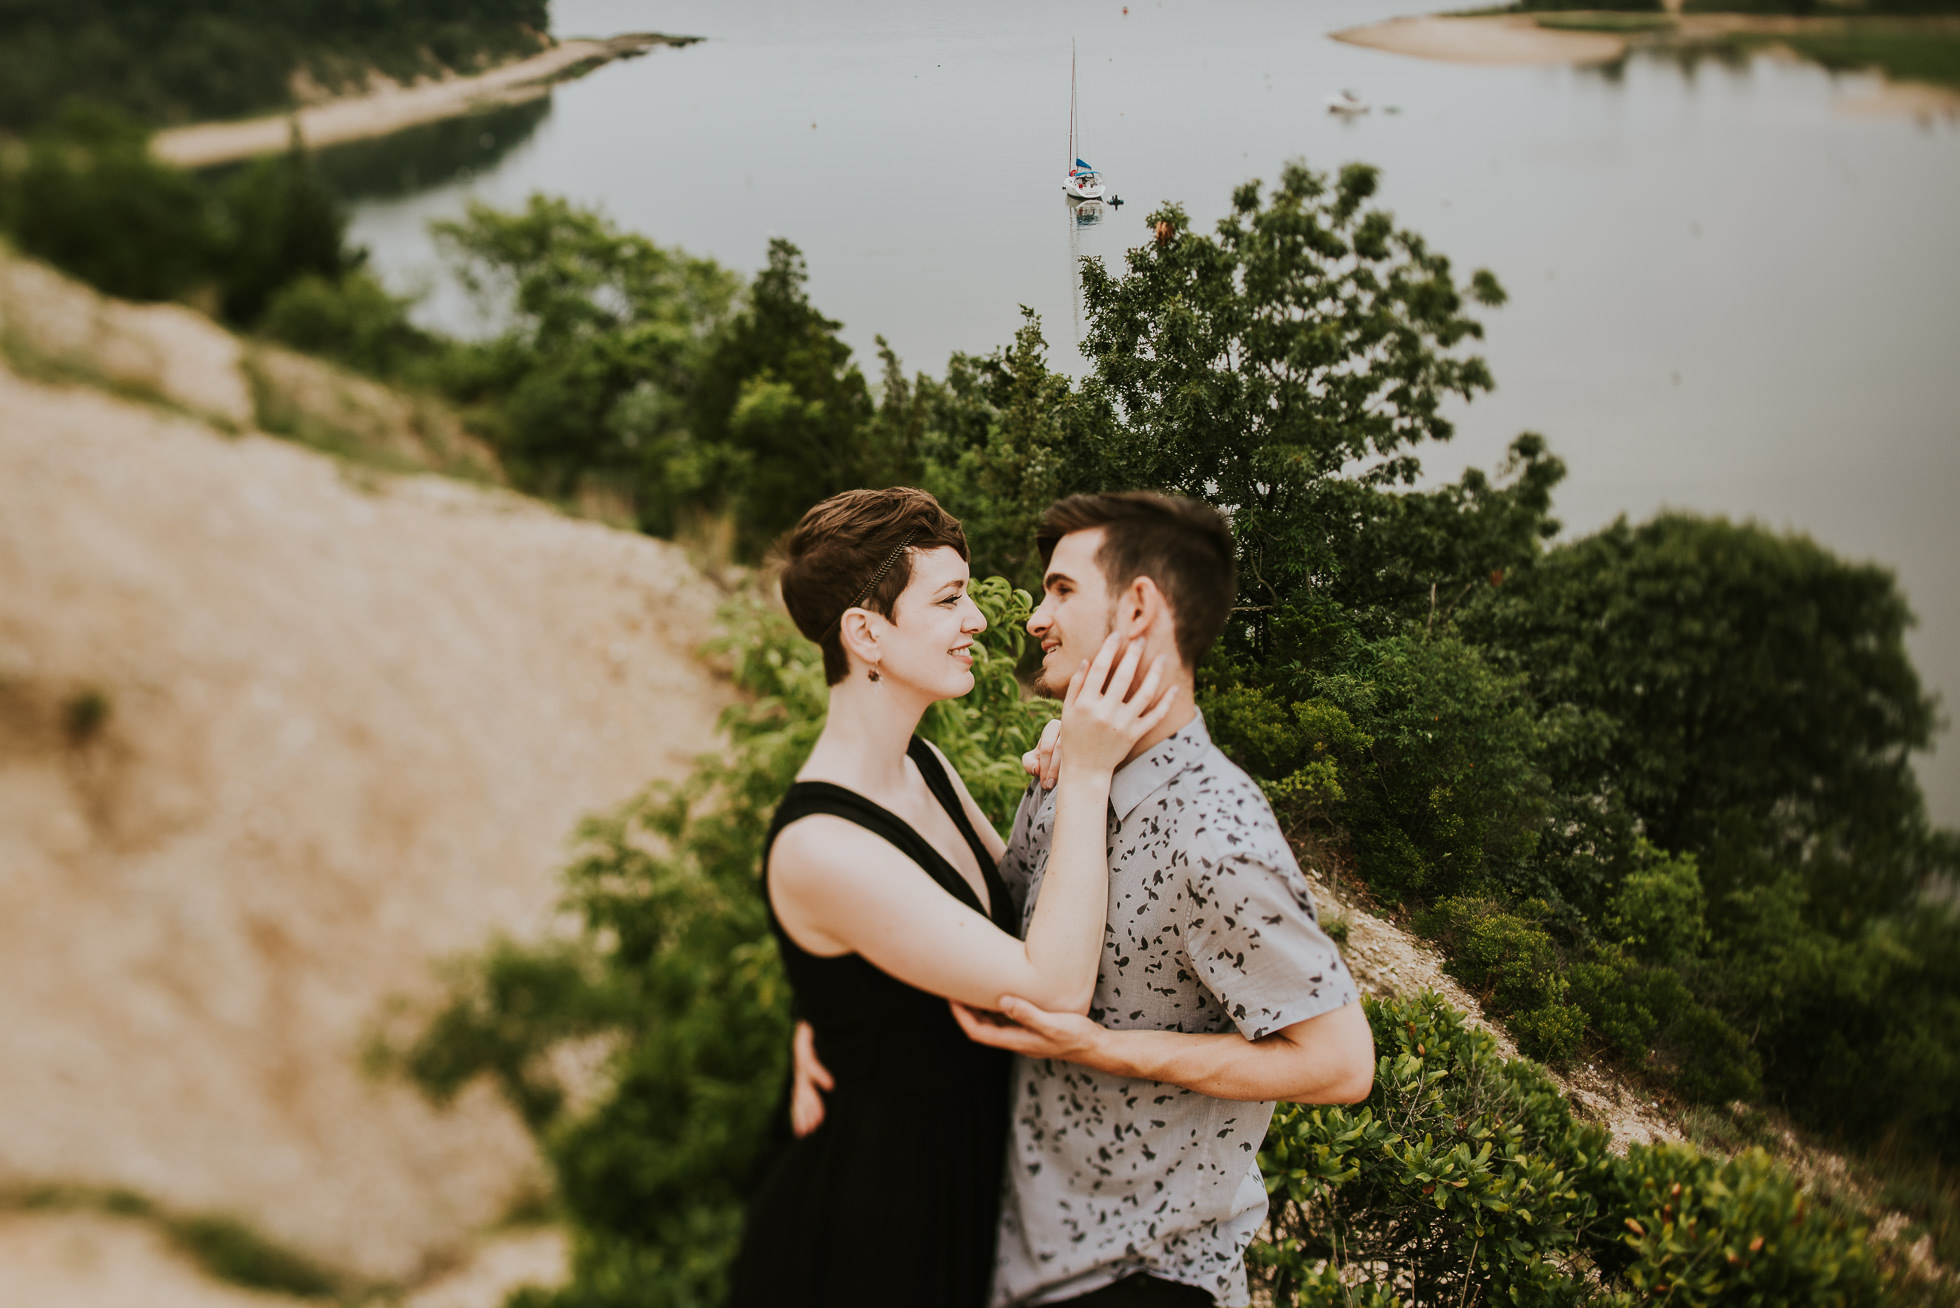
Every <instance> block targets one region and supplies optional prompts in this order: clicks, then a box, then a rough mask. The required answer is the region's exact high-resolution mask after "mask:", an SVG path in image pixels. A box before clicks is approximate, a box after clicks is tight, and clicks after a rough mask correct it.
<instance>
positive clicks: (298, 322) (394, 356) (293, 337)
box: [259, 270, 439, 378]
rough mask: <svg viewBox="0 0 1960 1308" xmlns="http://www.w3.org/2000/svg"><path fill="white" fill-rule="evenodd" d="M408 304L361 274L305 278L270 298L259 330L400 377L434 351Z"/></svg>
mask: <svg viewBox="0 0 1960 1308" xmlns="http://www.w3.org/2000/svg"><path fill="white" fill-rule="evenodd" d="M413 304H414V301H413V300H412V299H409V298H407V297H402V296H395V295H390V294H389V293H388V289H387V288H386V287H384V286H383V285H382V284H381V283H380V281H379V280H377V279H376V278H375V277H374V275H373V274H372V273H369V272H367V271H365V270H356V271H354V272H350V273H348V274H347V275H346V276H344V277H341V278H339V279H334V278H330V277H323V276H321V275H319V274H318V273H308V274H305V275H303V276H301V277H300V278H298V279H297V280H295V281H294V282H292V283H291V284H290V285H288V286H286V287H285V288H284V289H283V290H280V291H279V292H278V293H277V294H275V295H274V296H273V297H272V302H271V303H270V304H269V305H268V306H267V308H266V312H265V317H264V318H263V320H261V322H260V323H259V330H260V331H262V332H264V333H265V334H266V335H267V336H269V337H271V338H272V339H273V340H275V341H279V342H281V343H282V344H285V345H290V346H292V347H293V348H294V349H296V350H303V351H305V352H306V353H308V354H318V355H324V356H325V357H327V358H329V359H334V360H336V361H338V362H340V363H344V364H346V365H347V366H348V367H350V368H354V369H356V370H358V371H360V372H365V373H368V374H370V375H372V376H376V377H383V378H390V377H399V376H401V375H403V374H404V373H405V372H407V371H408V369H409V368H410V367H411V366H412V365H413V364H414V363H415V362H416V361H417V360H420V359H424V358H427V357H428V356H429V355H431V354H433V353H434V352H435V351H436V350H437V349H438V347H439V343H438V342H437V340H436V339H435V338H434V337H432V336H430V335H429V334H428V333H426V332H424V331H422V330H421V329H420V328H418V327H416V326H415V325H414V324H413V323H411V322H410V321H409V320H408V311H409V309H410V307H411V306H412V305H413Z"/></svg>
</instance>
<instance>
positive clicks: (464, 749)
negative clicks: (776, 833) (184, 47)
mask: <svg viewBox="0 0 1960 1308" xmlns="http://www.w3.org/2000/svg"><path fill="white" fill-rule="evenodd" d="M14 267H15V269H16V270H18V268H19V267H20V265H18V264H15V265H14ZM37 275H38V274H37ZM47 285H49V286H55V283H54V282H49V283H47ZM55 289H56V290H57V291H59V290H60V288H59V287H58V286H55ZM63 293H66V292H63ZM45 300H46V297H38V298H37V300H36V306H37V307H36V309H35V312H41V311H42V310H45V308H46V302H45ZM97 307H98V309H99V308H101V306H97ZM5 308H6V306H5V305H0V329H3V330H4V331H5V332H6V333H7V338H8V341H9V342H10V353H11V354H12V356H13V357H14V358H15V359H16V360H19V359H20V358H21V357H22V354H21V352H20V350H19V349H17V348H13V347H15V346H18V345H19V343H20V341H21V340H22V339H23V337H22V331H23V330H24V327H23V324H25V328H26V329H32V328H34V324H33V323H32V322H29V321H28V320H27V319H28V318H29V317H31V316H32V315H24V313H23V311H22V310H21V308H20V305H19V303H18V301H16V303H15V305H14V313H13V316H12V318H11V319H9V318H8V317H7V316H6V314H5V312H4V310H5ZM144 312H146V313H148V314H149V316H150V317H151V318H154V319H155V320H156V321H155V322H154V323H149V322H146V321H144V320H143V319H142V315H141V314H138V315H136V316H135V317H131V316H130V315H129V314H122V315H121V316H120V317H118V316H117V315H114V314H109V315H107V316H105V314H104V313H97V314H96V318H97V319H99V320H100V322H98V323H97V325H96V326H95V327H89V326H88V325H87V323H86V322H84V323H83V325H82V326H80V327H77V328H76V329H75V330H76V331H77V332H79V333H81V335H80V336H78V337H76V339H75V340H71V341H69V342H68V345H67V346H66V347H65V348H66V349H67V351H68V354H69V356H73V355H74V353H75V352H76V351H78V350H85V349H86V348H87V347H88V343H89V341H88V332H90V331H96V332H98V334H100V333H102V332H109V333H110V337H114V336H115V332H120V333H121V336H120V337H115V339H123V338H127V339H124V340H123V346H122V347H121V348H123V349H124V352H125V353H132V352H133V353H134V355H140V356H142V359H143V360H147V361H148V362H145V363H143V368H147V369H148V372H147V373H145V375H154V377H155V378H158V379H160V380H158V381H157V382H156V384H155V385H154V386H151V387H149V388H148V389H150V390H151V391H153V392H154V393H155V395H156V396H160V397H161V399H151V400H144V399H142V398H126V397H124V396H123V395H119V394H117V393H115V390H116V389H121V390H123V391H128V390H130V389H132V387H131V385H130V384H128V383H127V382H126V380H125V381H124V382H120V383H118V387H116V388H107V389H105V388H104V387H103V386H101V385H78V384H69V383H61V382H59V381H58V380H56V381H49V380H45V379H44V380H30V379H28V378H27V377H24V376H23V375H22V374H21V372H20V371H18V370H14V369H9V368H0V1187H15V1188H18V1187H21V1186H24V1185H29V1184H33V1183H39V1182H65V1183H82V1184H91V1185H101V1186H124V1187H128V1188H131V1189H134V1190H137V1191H140V1192H141V1193H143V1194H145V1195H147V1196H150V1197H151V1198H153V1199H155V1200H157V1201H159V1202H162V1203H165V1204H167V1205H171V1206H173V1207H177V1208H181V1209H187V1210H204V1209H211V1210H220V1211H226V1212H231V1213H235V1214H238V1215H240V1216H242V1217H244V1218H245V1219H247V1220H248V1221H250V1222H252V1223H253V1224H254V1225H256V1226H257V1227H259V1228H260V1229H262V1230H263V1231H265V1232H266V1233H267V1234H269V1235H271V1236H273V1237H275V1238H277V1239H279V1240H281V1241H284V1242H287V1243H289V1244H291V1245H293V1246H296V1247H297V1248H299V1249H301V1250H305V1251H308V1252H310V1253H312V1254H314V1255H315V1256H316V1257H319V1258H321V1259H324V1260H326V1261H328V1262H329V1263H331V1264H333V1265H335V1266H338V1267H342V1268H345V1269H348V1270H351V1271H354V1272H356V1273H358V1274H360V1275H363V1276H367V1277H373V1278H378V1279H386V1280H391V1281H400V1280H403V1279H407V1278H412V1277H414V1276H415V1275H416V1274H417V1273H418V1271H419V1270H420V1269H422V1268H424V1267H426V1266H428V1265H430V1263H431V1261H432V1260H435V1261H440V1260H441V1258H443V1257H444V1256H445V1255H446V1253H447V1252H448V1251H451V1250H453V1249H456V1248H458V1247H460V1245H461V1244H462V1243H463V1242H464V1241H465V1239H466V1236H467V1233H468V1232H470V1231H471V1230H472V1229H474V1228H477V1227H480V1226H481V1225H483V1224H484V1223H487V1222H490V1221H493V1220H494V1219H496V1218H497V1217H498V1216H499V1214H500V1213H501V1212H502V1211H503V1209H504V1208H505V1206H506V1205H507V1204H508V1203H509V1201H510V1199H511V1196H512V1195H513V1193H515V1192H516V1191H517V1190H518V1189H519V1188H520V1187H521V1186H522V1185H523V1184H524V1183H525V1178H526V1175H527V1173H528V1172H529V1171H530V1169H532V1168H533V1167H535V1166H536V1162H535V1159H534V1157H533V1151H532V1148H531V1145H530V1143H529V1141H528V1139H527V1137H526V1136H525V1135H524V1133H523V1132H522V1130H521V1129H520V1128H519V1127H518V1125H517V1123H516V1122H515V1120H514V1119H513V1118H512V1117H511V1116H510V1115H509V1113H508V1112H507V1111H506V1110H505V1109H504V1108H503V1107H502V1106H501V1105H500V1104H499V1103H497V1102H495V1101H494V1100H493V1098H492V1097H491V1096H490V1095H489V1093H488V1092H487V1091H481V1092H477V1093H475V1094H473V1095H470V1096H466V1097H465V1099H464V1101H463V1102H462V1103H461V1104H460V1105H459V1106H458V1107H457V1108H456V1109H455V1110H454V1111H451V1112H449V1113H437V1112H434V1111H432V1110H431V1109H430V1108H429V1107H427V1106H426V1105H425V1104H424V1103H422V1102H421V1101H420V1100H419V1099H418V1098H417V1097H416V1096H415V1095H414V1094H413V1093H412V1092H411V1091H409V1090H408V1089H406V1088H404V1087H402V1086H399V1085H389V1084H376V1083H374V1082H373V1081H371V1080H369V1079H367V1078H365V1077H364V1076H363V1075H362V1073H361V1072H360V1070H359V1066H358V1063H359V1053H360V1048H361V1043H362V1038H363V1033H364V1031H365V1030H366V1029H367V1028H368V1025H369V1024H370V1023H371V1022H372V1021H373V1020H374V1018H375V1017H376V1015H377V1014H378V1013H379V1012H380V1010H381V1008H382V1006H383V1004H384V1001H386V1000H387V998H388V997H389V996H391V995H394V994H398V993H404V992H418V991H423V992H426V990H427V989H428V988H429V986H430V984H431V964H432V962H433V961H434V960H437V959H439V958H442V957H444V956H445V955H450V954H453V953H457V952H461V951H469V950H473V949H476V948H478V947H480V946H481V945H482V944H483V943H484V941H485V940H486V939H488V938H489V937H490V936H491V935H492V934H493V933H495V932H498V931H505V932H510V933H514V934H519V935H523V934H530V933H535V932H537V931H539V930H541V929H544V927H545V925H546V924H547V923H548V922H549V920H550V917H551V910H552V905H553V903H554V901H555V898H556V895H557V869H558V868H559V866H560V865H561V863H562V862H563V858H564V851H565V848H566V838H567V836H568V834H569V833H570V831H571V830H572V827H573V825H574V824H575V823H576V821H577V819H578V818H579V817H580V815H582V814H584V813H587V812H590V811H593V810H595V809H598V808H601V807H603V806H606V805H609V804H612V803H614V802H616V801H618V800H620V799H623V798H624V797H626V796H627V795H629V794H631V793H632V792H633V791H635V790H636V789H638V788H639V787H640V786H641V785H643V784H644V783H645V782H647V781H648V780H650V779H653V778H657V777H677V776H680V775H682V774H683V773H684V772H685V770H686V768H687V766H688V761H689V759H690V758H691V757H692V756H694V755H695V754H697V753H698V752H700V751H702V750H704V749H707V748H709V747H710V746H711V744H712V726H713V722H714V719H715V716H716V714H717V713H718V711H719V710H720V709H721V707H722V706H723V705H724V704H725V703H726V702H727V700H728V697H729V696H728V691H727V690H726V688H725V686H724V685H723V684H722V683H720V682H719V681H717V680H716V679H715V678H714V677H713V675H712V674H711V673H710V672H709V671H707V670H706V669H704V667H703V666H702V665H701V664H700V663H699V662H698V661H697V659H696V658H695V657H694V656H693V652H694V651H695V650H696V649H697V647H698V646H699V644H700V642H701V641H702V640H703V639H704V638H706V636H707V635H708V634H709V632H710V626H711V621H712V611H713V606H714V602H715V592H714V590H713V588H712V586H710V585H709V584H708V583H707V582H705V581H704V580H703V579H702V578H701V577H700V576H699V574H698V573H697V572H696V571H695V570H694V569H693V568H692V567H690V566H689V564H688V563H687V562H686V560H685V559H684V558H683V557H682V555H681V553H680V551H678V550H677V549H676V548H674V547H672V546H670V545H667V544H664V543H661V542H656V541H652V540H648V539H646V538H644V537H640V536H635V535H631V534H627V533H622V532H617V531H612V530H608V529H606V528H603V527H600V526H597V525H594V524H591V523H586V522H580V521H575V520H572V519H568V518H566V517H563V516H561V515H559V514H557V513H555V512H553V511H551V510H549V509H547V508H544V507H542V506H539V505H536V504H534V503H531V502H528V501H525V500H523V499H520V498H518V497H516V496H514V495H511V494H509V493H507V492H502V491H497V490H494V489H487V488H486V489H479V488H476V487H472V486H469V485H465V484H462V483H459V482H454V481H446V480H441V479H437V478H432V477H392V476H385V475H381V474H377V473H373V472H370V471H366V470H362V469H354V468H350V467H349V466H347V465H343V464H340V463H337V462H335V461H334V460H332V459H330V458H328V457H325V456H323V455H320V454H316V453H313V452H311V451H308V450H306V449H302V448H300V447H298V446H295V445H293V444H290V443H287V442H283V441H277V440H273V439H270V438H267V437H265V436H262V435H258V434H255V433H254V432H253V431H252V430H251V415H250V413H249V410H248V407H247V404H246V400H245V396H246V395H247V393H248V389H249V388H247V387H246V386H245V385H244V384H243V382H239V383H238V384H236V385H234V384H233V382H232V381H229V380H227V378H228V376H229V374H230V372H231V371H232V370H235V369H237V368H238V367H239V366H240V362H239V360H240V352H239V351H238V350H237V348H236V347H235V344H234V345H232V346H230V347H227V346H226V343H225V341H224V340H222V339H221V337H222V333H218V332H217V329H215V328H213V327H211V326H210V324H209V323H208V322H202V321H201V320H198V321H192V319H193V318H194V315H189V314H188V311H184V310H159V311H144ZM70 316H71V317H73V315H70ZM179 317H182V318H183V319H184V320H185V321H183V322H178V321H177V319H178V318H179ZM111 319H113V320H114V321H113V322H112V321H110V320H111ZM77 321H80V320H77ZM105 322H106V323H109V326H106V327H105V326H102V325H101V324H102V323H105ZM111 327H113V328H114V329H115V331H114V332H110V328H111ZM152 327H154V328H155V329H156V330H154V331H153V330H151V328H152ZM29 334H30V335H31V334H32V332H31V331H30V333H29ZM103 339H109V337H103ZM131 342H134V343H133V344H132V343H131ZM145 350H147V351H148V353H147V354H145V353H144V351H145ZM185 351H188V354H186V355H185V357H181V358H180V357H176V356H177V355H179V354H184V352H185ZM112 371H113V370H112ZM139 371H140V369H139ZM46 375H55V376H57V378H58V375H59V374H58V373H56V374H46ZM172 378H176V379H178V381H177V382H176V383H172V381H171V379H172ZM184 378H189V380H188V381H186V380H183V379H184ZM173 384H174V385H175V386H176V387H177V389H178V390H183V389H184V388H185V387H188V388H189V392H188V393H187V394H181V395H180V394H176V393H175V392H173ZM134 389H137V390H142V389H145V388H144V387H141V386H137V387H134ZM187 411H198V412H202V413H206V414H215V415H216V416H218V417H219V418H220V420H221V421H220V422H219V423H218V424H215V425H214V424H213V423H212V422H210V421H207V420H205V419H204V418H201V417H199V416H196V414H195V413H194V412H187ZM227 425H229V426H232V427H235V428H238V429H241V430H242V431H243V433H244V434H238V435H234V434H227V433H226V432H225V431H223V430H221V427H222V426H227Z"/></svg>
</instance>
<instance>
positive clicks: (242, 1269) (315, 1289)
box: [165, 1215, 338, 1298]
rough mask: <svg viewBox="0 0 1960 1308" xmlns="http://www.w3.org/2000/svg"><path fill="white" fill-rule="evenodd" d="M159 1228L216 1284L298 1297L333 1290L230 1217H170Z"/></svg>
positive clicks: (317, 1270) (311, 1267) (322, 1275)
mask: <svg viewBox="0 0 1960 1308" xmlns="http://www.w3.org/2000/svg"><path fill="white" fill-rule="evenodd" d="M165 1228H166V1230H167V1231H168V1233H169V1236H170V1239H171V1242H172V1243H173V1244H175V1245H177V1247H178V1248H180V1249H182V1250H183V1251H184V1252H185V1253H187V1254H189V1255H190V1256H191V1257H192V1258H194V1259H196V1260H197V1262H198V1263H199V1264H200V1265H201V1266H202V1267H203V1268H204V1270H205V1271H206V1272H208V1273H210V1274H211V1275H212V1276H213V1277H216V1278H217V1279H218V1280H221V1281H230V1282H231V1283H232V1284H234V1285H242V1286H246V1287H248V1288H250V1289H254V1290H270V1291H272V1292H274V1293H277V1294H291V1295H298V1296H300V1297H302V1298H322V1297H325V1296H328V1295H331V1294H333V1293H334V1292H335V1290H336V1289H337V1288H338V1286H337V1285H336V1283H335V1281H334V1278H333V1277H332V1276H331V1275H329V1274H328V1273H327V1272H326V1271H325V1270H323V1269H322V1268H321V1267H320V1266H319V1265H318V1264H317V1263H315V1262H313V1261H312V1260H311V1259H309V1258H307V1257H306V1256H305V1255H303V1254H299V1253H295V1252H293V1251H292V1250H290V1249H287V1248H285V1247H283V1246H281V1245H278V1244H275V1243H273V1242H272V1241H270V1240H268V1239H266V1238H265V1237H264V1236H263V1235H260V1234H259V1233H258V1232H257V1231H255V1230H253V1229H252V1228H251V1227H249V1226H247V1225H245V1223H243V1222H240V1221H237V1220H235V1219H233V1218H230V1217H219V1216H210V1215H205V1216H198V1217H179V1218H172V1219H169V1220H168V1221H167V1222H166V1223H165Z"/></svg>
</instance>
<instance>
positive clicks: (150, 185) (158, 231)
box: [0, 104, 221, 300]
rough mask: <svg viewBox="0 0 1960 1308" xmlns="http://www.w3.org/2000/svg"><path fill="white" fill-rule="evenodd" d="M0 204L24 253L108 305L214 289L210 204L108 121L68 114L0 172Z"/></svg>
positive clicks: (79, 107) (106, 115) (93, 113)
mask: <svg viewBox="0 0 1960 1308" xmlns="http://www.w3.org/2000/svg"><path fill="white" fill-rule="evenodd" d="M0 200H3V201H4V202H3V203H0V217H4V220H5V223H6V228H7V231H8V233H9V235H11V237H12V238H13V240H14V243H15V244H16V245H18V246H19V247H20V249H21V251H22V252H23V253H25V254H31V255H34V256H35V257H37V258H41V259H45V260H47V261H48V262H49V263H52V264H54V265H55V266H56V267H59V268H62V269H65V270H66V271H68V272H71V273H73V274H74V275H75V276H77V277H80V278H81V279H82V280H84V281H86V282H88V283H89V284H90V285H92V286H94V287H96V288H97V289H99V290H101V291H103V292H105V293H107V294H109V295H117V296H122V297H124V298H127V299H133V300H161V299H169V298H171V297H172V296H179V295H184V294H186V293H188V292H189V291H191V290H192V289H193V288H195V287H197V286H199V285H200V284H203V283H206V282H208V281H210V280H211V279H212V272H213V265H214V263H215V262H216V261H217V258H218V253H219V248H220V244H221V242H220V236H219V230H218V228H219V218H218V214H217V203H216V200H215V198H214V197H213V196H212V195H211V194H210V193H209V191H208V190H206V188H205V187H203V186H202V185H200V184H199V183H198V181H197V179H195V178H194V177H192V176H191V175H190V174H188V173H185V172H182V171H180V170H178V169H175V168H171V167H169V166H167V165H165V164H161V163H158V162H156V161H155V160H153V159H151V158H150V155H149V141H148V136H147V134H146V133H145V132H144V131H143V130H142V129H141V128H139V127H137V126H136V125H135V124H133V123H131V122H130V121H129V120H127V119H125V118H123V117H121V116H120V115H117V114H115V113H113V112H111V111H108V110H104V109H100V108H96V107H93V106H89V105H83V104H71V105H70V106H69V107H68V108H67V109H66V110H65V111H64V113H63V114H62V116H61V118H60V119H59V120H58V121H57V122H55V123H54V124H52V125H51V126H49V127H48V128H46V129H45V130H43V131H41V132H38V133H36V135H35V136H34V137H33V139H32V140H31V141H30V143H29V146H28V150H27V157H26V160H25V163H24V164H23V165H22V166H21V167H20V168H19V170H18V171H17V172H15V171H14V170H12V169H10V168H7V167H4V166H0Z"/></svg>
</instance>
